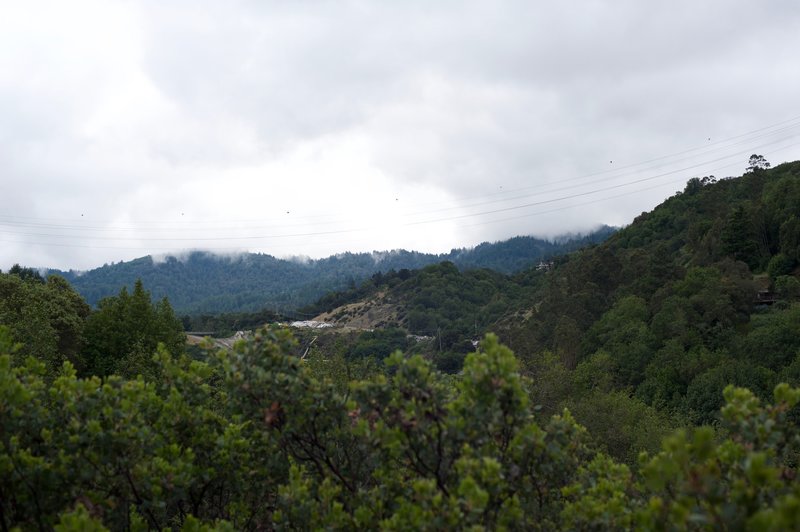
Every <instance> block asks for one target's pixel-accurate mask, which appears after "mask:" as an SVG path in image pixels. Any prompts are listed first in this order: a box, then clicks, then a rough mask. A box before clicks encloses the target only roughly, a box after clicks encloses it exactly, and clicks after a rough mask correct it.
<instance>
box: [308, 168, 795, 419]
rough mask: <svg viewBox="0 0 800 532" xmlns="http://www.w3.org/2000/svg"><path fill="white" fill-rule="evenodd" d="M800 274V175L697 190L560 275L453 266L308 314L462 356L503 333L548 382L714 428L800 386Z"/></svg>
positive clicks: (383, 284)
mask: <svg viewBox="0 0 800 532" xmlns="http://www.w3.org/2000/svg"><path fill="white" fill-rule="evenodd" d="M799 265H800V162H795V163H787V164H782V165H780V166H778V167H776V168H773V169H770V170H767V169H759V168H756V169H754V170H753V171H750V172H748V173H746V174H745V175H743V176H741V177H738V178H729V179H723V180H720V181H717V180H715V179H713V178H703V179H699V178H694V179H691V180H690V181H689V182H688V183H687V186H686V188H685V189H684V190H683V191H682V192H680V193H677V194H676V195H674V196H673V197H671V198H669V199H668V200H666V201H665V202H664V203H662V204H661V205H659V206H658V207H656V208H655V209H654V210H653V211H652V212H649V213H643V214H642V215H641V216H639V217H638V218H637V219H636V220H634V222H633V223H632V224H631V225H630V226H628V227H626V228H625V229H622V230H620V231H618V232H617V233H615V234H614V235H613V236H611V237H610V238H609V239H608V240H606V241H605V242H603V243H602V244H599V245H597V246H594V247H587V248H584V249H582V250H579V251H576V252H574V253H571V254H567V255H563V256H561V257H558V258H557V259H556V260H555V265H554V268H553V269H552V270H551V271H547V272H543V271H538V270H537V269H535V268H532V269H528V270H525V271H522V272H520V273H518V274H515V275H514V276H505V275H501V274H498V273H493V272H487V271H472V272H459V271H458V269H457V268H455V266H453V265H452V264H448V263H444V264H440V265H437V266H429V267H426V268H424V269H422V270H420V271H417V272H410V273H409V274H408V275H406V276H405V277H404V278H401V277H400V276H398V275H393V276H376V277H373V278H372V279H370V280H369V281H368V282H367V283H365V284H364V285H362V286H361V287H359V288H357V289H353V290H350V291H347V292H343V293H339V294H331V295H329V296H327V297H326V298H323V299H322V300H320V301H319V302H318V303H317V304H316V305H313V306H310V307H308V310H310V311H316V312H317V313H322V312H323V311H324V312H326V314H324V315H323V316H322V317H323V318H326V319H330V320H332V321H333V322H336V323H342V324H346V323H350V322H353V321H354V320H355V321H360V322H366V323H370V321H369V318H370V315H371V314H372V315H373V316H377V317H379V319H380V320H383V321H386V322H388V323H387V324H388V325H391V326H401V327H403V328H405V329H406V330H408V331H409V332H412V333H414V334H427V335H436V336H437V338H439V339H442V341H441V343H438V342H437V343H438V347H439V350H440V351H442V352H450V353H463V352H465V351H467V350H469V346H468V345H466V344H467V341H468V340H470V339H471V338H474V337H476V336H478V335H480V334H481V333H482V332H484V331H486V330H493V331H495V332H497V333H498V334H499V335H500V337H501V339H502V340H503V341H504V342H505V343H507V344H509V346H510V347H512V348H513V349H514V350H515V352H517V353H518V354H519V356H520V357H522V358H524V359H525V360H526V362H527V364H528V365H529V371H530V372H531V374H532V376H533V377H534V378H536V379H538V380H537V381H538V382H558V381H563V382H569V379H570V378H569V377H567V376H562V377H561V378H554V377H553V372H556V373H557V372H558V371H562V370H566V371H568V372H570V373H569V374H570V375H572V374H574V375H583V377H580V379H583V380H581V382H582V384H581V386H588V389H593V387H594V386H600V387H601V388H604V389H614V390H620V391H624V392H625V393H626V394H630V393H633V394H634V395H635V396H636V397H637V400H640V401H643V402H645V403H647V404H648V405H651V406H654V407H656V408H658V409H660V410H667V411H670V412H672V413H674V414H676V415H678V416H680V417H681V418H685V419H688V420H690V421H691V422H696V423H705V422H711V421H713V418H712V416H714V415H716V411H717V409H718V408H719V406H720V404H721V400H722V395H721V391H722V389H723V388H724V386H725V385H727V384H730V383H733V384H736V385H739V386H747V387H749V388H750V389H752V390H754V391H755V392H756V393H758V394H761V395H763V396H767V395H768V394H769V393H770V390H772V388H773V386H774V385H775V383H776V382H778V381H779V380H786V381H789V382H792V383H798V382H799V381H800V303H798V301H800V281H798V274H800V269H799V268H798V266H799ZM365 320H366V321H365ZM371 323H372V324H373V325H374V326H378V325H381V323H380V321H374V320H373V321H372V322H371ZM553 360H555V361H557V364H558V366H560V367H561V368H562V369H561V370H558V369H556V368H555V367H554V366H553V365H552V361H553ZM548 375H549V376H548ZM575 378H578V377H575ZM592 383H594V384H592ZM551 391H552V390H551ZM572 393H574V390H572V391H570V390H569V389H568V388H566V387H562V388H561V389H558V390H556V391H552V394H554V396H555V397H562V400H561V402H559V401H557V400H552V401H551V402H550V404H552V405H557V404H561V405H563V404H564V403H563V401H564V400H566V398H567V397H569V395H570V394H572ZM559 394H560V395H559ZM548 400H549V399H548ZM587 404H588V403H587ZM584 422H586V421H585V420H584Z"/></svg>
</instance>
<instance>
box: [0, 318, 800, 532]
mask: <svg viewBox="0 0 800 532" xmlns="http://www.w3.org/2000/svg"><path fill="white" fill-rule="evenodd" d="M290 344H291V338H290V337H288V336H287V335H286V334H285V333H283V332H280V331H273V332H267V331H264V332H261V333H259V334H258V335H256V337H255V338H254V339H252V340H251V341H249V342H241V343H239V344H237V345H236V346H235V347H234V349H232V350H222V351H219V352H215V353H210V354H209V357H208V359H207V360H206V361H191V360H190V359H188V358H186V357H183V358H175V357H172V356H171V355H170V354H169V353H168V352H167V351H165V350H163V349H162V350H161V351H159V354H158V355H157V357H156V358H155V364H156V365H157V366H158V372H157V375H158V377H154V378H149V379H148V378H145V379H142V378H138V379H133V380H129V379H125V378H121V377H119V376H110V377H107V378H105V379H102V380H101V379H100V378H98V377H90V378H86V379H80V378H78V377H77V375H76V373H75V371H74V369H73V367H72V365H71V364H70V363H69V362H66V363H65V365H64V367H63V369H62V370H61V372H60V374H59V376H58V377H57V378H56V379H55V380H54V381H53V382H52V383H49V384H48V382H47V381H46V380H45V379H44V375H45V373H46V369H45V367H44V366H43V365H42V364H41V363H39V362H37V361H36V360H35V359H33V358H29V359H28V361H27V362H26V363H25V364H23V365H20V364H18V363H14V362H13V357H12V356H10V352H12V351H14V350H15V349H16V347H14V346H13V345H11V343H10V341H9V338H8V333H7V330H5V329H0V353H2V354H0V427H2V430H1V431H0V520H2V525H3V528H4V529H8V528H11V527H15V526H21V527H23V528H50V527H54V526H57V527H58V529H59V530H88V529H90V528H89V527H90V526H92V527H94V529H98V530H100V529H103V528H102V527H108V528H110V529H115V530H119V529H136V530H144V529H146V528H149V529H161V528H164V527H175V528H183V529H186V530H196V529H198V527H199V526H200V525H201V524H203V525H204V526H212V527H214V528H217V529H226V530H229V529H237V530H241V529H245V530H257V529H264V528H280V529H283V528H288V529H298V528H299V529H317V528H329V529H355V528H358V529H389V530H408V529H431V530H432V529H456V528H457V529H463V528H470V527H475V526H479V527H485V528H490V529H505V530H508V529H533V530H535V529H542V530H553V529H575V528H580V529H598V528H602V529H624V528H630V527H633V526H636V527H642V528H647V529H652V528H659V529H661V528H673V527H676V528H679V529H705V528H707V527H713V528H726V529H727V528H735V529H740V528H743V527H747V528H752V529H759V530H764V529H770V528H771V529H775V530H779V529H784V527H786V526H787V525H788V524H791V523H795V524H796V522H797V518H798V515H797V508H798V505H800V498H799V497H800V490H799V489H798V487H797V484H796V482H795V481H794V479H795V476H796V474H797V470H796V468H797V463H796V460H795V459H796V456H797V452H798V451H799V450H800V449H799V448H798V445H800V434H798V429H797V426H796V425H795V424H794V423H791V422H790V421H788V417H787V416H789V415H790V414H791V413H792V408H793V407H794V406H795V405H796V404H797V402H798V400H800V389H793V388H790V387H789V386H787V385H780V386H778V387H777V388H776V389H775V394H774V400H775V404H774V406H769V405H768V406H762V405H761V404H760V402H759V401H758V399H756V398H755V397H754V396H753V395H752V394H751V393H750V392H748V391H747V390H744V389H735V388H732V387H729V388H727V389H726V391H725V400H726V406H724V407H723V409H722V421H723V424H724V429H725V431H726V433H727V434H729V436H728V437H726V438H722V439H719V438H715V436H714V433H713V432H712V431H711V429H707V428H706V429H697V430H695V431H692V432H690V433H687V432H684V431H680V432H677V433H675V434H674V435H672V436H670V437H668V438H666V439H665V440H664V444H663V447H662V448H661V450H659V451H657V452H656V453H654V454H653V455H652V456H642V457H641V458H640V464H641V468H637V469H631V468H629V466H627V465H625V464H621V463H617V462H615V461H614V460H613V459H612V458H610V457H608V455H606V454H604V453H603V452H598V451H597V450H596V449H595V448H593V446H592V445H591V441H590V439H589V437H588V434H587V432H586V431H585V429H583V428H582V427H581V426H579V425H578V424H576V423H575V421H574V420H573V419H572V417H571V415H570V414H569V412H568V411H564V412H562V413H561V414H559V415H554V416H551V417H548V416H546V415H543V414H539V413H537V408H538V407H536V405H535V404H534V402H533V401H532V400H531V397H532V396H531V392H532V389H534V388H535V383H531V382H529V381H527V380H526V379H525V378H524V377H523V376H522V375H521V374H520V373H519V372H518V368H517V361H516V359H515V357H514V355H513V354H512V353H511V351H510V350H508V349H507V348H505V347H503V346H502V345H500V344H499V343H498V342H497V340H496V338H494V337H492V336H489V337H487V338H486V339H485V340H484V342H483V344H482V347H481V349H480V350H479V351H478V352H476V353H473V354H471V355H469V356H468V357H467V360H466V362H465V365H464V371H463V373H462V374H461V375H460V376H459V377H458V378H457V379H456V380H453V379H450V378H446V377H445V376H443V375H440V374H438V373H436V372H435V371H434V370H432V368H431V367H430V365H429V364H428V363H426V362H425V361H424V360H423V359H422V358H420V357H410V358H405V357H403V356H401V355H400V354H399V353H398V354H396V355H394V356H392V357H389V359H387V363H388V368H389V369H390V371H389V372H388V373H386V374H380V375H376V376H374V377H372V378H369V379H368V380H364V381H358V382H353V383H352V384H351V385H350V386H349V389H348V391H347V392H346V393H344V394H343V393H342V392H341V391H340V390H339V389H337V387H336V386H335V385H334V384H333V383H332V382H331V381H330V380H329V379H327V378H325V377H322V378H320V377H315V376H314V374H313V373H312V372H311V371H310V368H309V367H308V365H307V364H306V363H303V362H302V361H300V360H299V359H298V358H296V357H294V356H292V355H290V354H288V352H289V350H290V348H291V345H290Z"/></svg>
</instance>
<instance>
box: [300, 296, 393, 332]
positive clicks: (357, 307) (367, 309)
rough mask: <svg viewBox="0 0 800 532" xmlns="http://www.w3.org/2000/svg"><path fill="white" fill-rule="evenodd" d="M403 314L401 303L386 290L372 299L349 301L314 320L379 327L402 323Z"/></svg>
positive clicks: (352, 326)
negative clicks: (388, 294)
mask: <svg viewBox="0 0 800 532" xmlns="http://www.w3.org/2000/svg"><path fill="white" fill-rule="evenodd" d="M403 314H404V312H403V308H402V307H401V306H400V305H398V304H396V303H394V302H392V301H391V300H390V299H389V298H388V297H387V295H386V293H385V292H379V293H378V294H376V295H375V297H373V298H371V299H368V300H365V301H358V302H356V303H349V304H347V305H342V306H341V307H337V308H335V309H333V310H331V311H330V312H324V313H322V314H320V315H319V316H317V317H315V318H314V320H315V321H324V322H326V323H332V324H334V325H336V326H338V327H346V328H352V329H377V328H381V327H397V326H399V325H401V324H402V321H403V317H402V316H403Z"/></svg>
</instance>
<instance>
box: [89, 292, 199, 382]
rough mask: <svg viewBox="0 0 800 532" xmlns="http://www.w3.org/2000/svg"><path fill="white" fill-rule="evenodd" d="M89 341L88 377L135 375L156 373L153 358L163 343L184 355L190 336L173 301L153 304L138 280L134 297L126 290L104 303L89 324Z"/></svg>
mask: <svg viewBox="0 0 800 532" xmlns="http://www.w3.org/2000/svg"><path fill="white" fill-rule="evenodd" d="M86 340H87V346H86V362H87V371H86V373H87V374H90V375H99V376H105V375H110V374H112V373H117V374H119V375H124V376H135V375H137V374H138V373H145V374H147V373H149V372H150V371H153V369H152V368H151V367H150V357H151V356H152V354H153V353H155V351H156V347H157V346H158V344H159V343H161V344H163V345H164V346H165V347H166V349H167V350H168V351H170V352H171V353H175V354H180V353H182V352H183V350H184V345H185V343H186V335H185V334H184V332H183V325H182V323H181V322H180V320H178V319H177V318H176V317H175V314H174V312H173V311H172V306H171V305H170V303H169V301H168V300H167V299H166V298H164V299H162V300H161V301H159V302H157V303H155V304H153V303H152V302H151V299H150V293H149V292H148V291H146V290H145V289H144V286H143V284H142V282H141V281H140V280H137V281H136V284H135V285H134V289H133V293H132V294H128V290H127V289H126V288H124V287H123V288H122V290H120V292H119V295H117V296H115V297H108V298H105V299H103V300H101V301H100V303H99V304H98V310H97V311H96V312H93V313H92V314H91V315H90V316H89V318H88V320H87V322H86Z"/></svg>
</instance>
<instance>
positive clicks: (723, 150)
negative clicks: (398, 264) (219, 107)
mask: <svg viewBox="0 0 800 532" xmlns="http://www.w3.org/2000/svg"><path fill="white" fill-rule="evenodd" d="M798 137H800V116H796V117H793V118H791V119H788V120H783V121H780V122H777V123H775V124H771V125H769V126H764V127H760V128H758V129H756V130H753V131H749V132H746V133H741V134H737V135H734V136H731V137H728V138H726V139H723V140H719V141H715V142H709V143H708V144H707V145H700V146H696V147H693V148H689V149H686V150H682V151H680V152H677V153H673V154H669V155H662V156H658V157H653V158H650V159H647V160H645V161H641V162H638V163H628V164H623V165H620V166H618V167H616V168H613V169H606V170H601V171H597V172H593V173H589V174H585V175H581V176H574V177H568V178H565V179H552V180H550V182H551V183H552V185H543V186H528V187H518V188H514V189H509V190H504V191H502V192H487V193H486V194H484V195H483V196H472V197H465V198H458V199H455V200H453V203H456V204H455V205H449V206H445V205H444V204H442V203H439V204H430V203H429V204H425V203H424V202H419V203H417V202H415V201H414V200H415V198H407V199H405V200H404V202H405V203H407V204H409V205H404V210H403V211H401V212H400V213H399V214H398V215H397V218H396V219H395V220H394V223H395V225H396V226H413V225H431V226H435V225H437V224H441V223H443V222H449V221H453V220H459V221H463V223H465V224H468V226H470V227H475V226H481V225H486V224H496V223H502V222H507V221H511V220H519V219H524V218H531V217H536V216H542V215H545V214H555V213H559V212H561V211H565V210H569V209H575V208H578V207H581V206H586V205H591V204H594V203H599V202H605V201H613V200H616V199H619V198H622V197H628V196H634V197H635V196H636V195H637V194H641V193H643V192H649V191H652V190H655V189H660V188H666V187H672V188H674V187H676V186H680V185H682V184H684V183H685V182H686V181H687V180H688V179H689V178H690V177H692V176H695V175H700V174H702V175H710V174H715V173H719V172H721V171H722V170H725V171H733V169H735V168H738V169H740V170H741V169H742V168H743V167H744V166H745V161H746V160H747V157H748V156H749V155H750V154H752V153H756V152H757V153H759V154H766V155H767V156H771V155H774V156H780V154H781V153H784V152H786V151H787V150H789V149H791V148H795V147H797V146H798V145H800V142H799V141H798ZM731 161H732V162H731ZM654 163H655V164H654ZM698 172H699V173H698ZM734 173H735V172H734ZM719 177H722V176H719ZM566 183H569V184H566ZM643 183H648V186H646V187H635V185H639V184H643ZM628 187H633V188H630V189H629V188H628ZM620 189H622V190H625V191H624V192H622V193H619V194H613V195H603V193H605V192H611V191H616V190H620ZM566 191H572V192H569V193H564V192H566ZM556 193H558V194H556ZM597 196H599V197H597ZM532 198H542V199H538V200H537V201H530V200H531V199H532ZM584 198H591V199H588V200H587V201H583V200H584ZM476 200H478V201H476ZM480 200H482V201H480ZM572 200H582V201H579V202H577V203H576V202H573V201H572ZM384 201H386V199H384ZM494 205H498V206H497V207H495V208H489V209H486V207H487V206H494ZM545 206H546V208H545V209H542V208H541V207H545ZM644 208H645V207H643V209H644ZM511 212H518V213H519V214H517V215H515V216H512V217H508V216H505V217H501V218H498V217H493V215H498V214H499V215H506V214H507V213H511ZM444 213H451V214H444ZM285 220H286V219H285V218H281V217H272V218H265V219H251V220H224V219H223V220H217V221H213V222H206V221H185V220H161V221H153V220H149V221H132V222H130V223H128V224H126V225H119V224H116V223H113V222H112V221H108V220H96V221H92V220H91V219H87V218H86V217H85V216H79V217H75V218H73V219H47V218H36V217H25V216H10V215H6V214H0V241H3V242H11V241H15V240H13V239H14V237H33V238H35V239H36V240H33V241H32V243H34V244H36V245H42V246H64V247H77V248H84V249H124V250H140V251H141V252H142V253H148V252H157V251H176V252H178V251H181V250H183V249H187V248H186V247H185V246H186V243H191V247H190V248H188V249H207V250H222V251H231V250H241V249H247V248H248V247H249V246H251V245H256V246H257V245H259V244H260V243H262V242H270V241H277V240H289V242H288V243H287V244H285V247H287V248H290V247H292V246H295V245H296V243H295V242H292V241H296V240H300V239H303V238H308V237H318V236H336V237H341V236H345V235H351V234H354V235H357V234H358V233H363V232H366V231H369V230H370V228H369V226H368V224H366V223H365V222H364V220H359V219H358V218H357V217H353V216H352V214H351V213H337V212H330V213H328V214H326V215H315V216H306V217H299V218H298V219H296V220H292V222H291V223H289V222H286V221H285ZM601 222H603V221H602V220H598V221H597V223H598V224H599V223H601ZM297 228H305V230H303V229H297ZM222 232H224V234H220V235H217V236H209V235H210V234H216V233H222ZM509 236H511V235H509ZM19 242H22V241H19ZM234 242H235V243H236V244H237V245H234V246H232V245H230V244H231V243H234ZM341 242H342V244H343V245H344V244H346V243H347V242H348V241H347V240H341ZM222 243H226V244H228V245H220V244H222ZM270 243H272V242H270ZM273 245H274V244H273Z"/></svg>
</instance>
